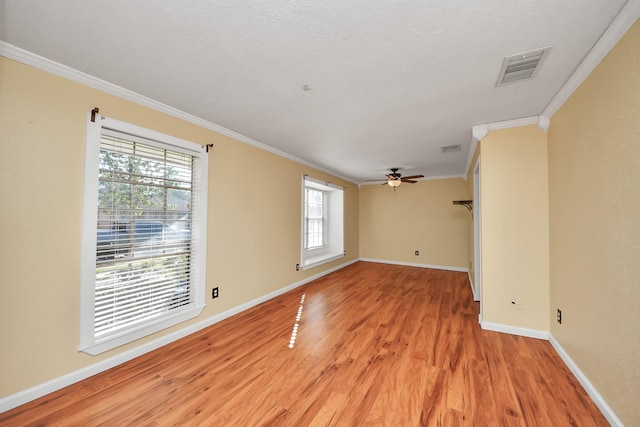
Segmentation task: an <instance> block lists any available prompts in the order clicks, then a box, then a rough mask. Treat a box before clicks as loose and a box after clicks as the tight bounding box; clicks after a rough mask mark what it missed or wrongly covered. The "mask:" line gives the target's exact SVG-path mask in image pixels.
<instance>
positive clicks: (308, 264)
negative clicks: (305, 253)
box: [302, 252, 344, 270]
mask: <svg viewBox="0 0 640 427" xmlns="http://www.w3.org/2000/svg"><path fill="white" fill-rule="evenodd" d="M342 257H344V253H342V252H340V253H337V254H336V253H325V254H322V255H317V256H311V257H305V259H304V260H303V261H302V269H303V270H308V269H310V268H313V267H317V266H319V265H322V264H326V263H328V262H331V261H335V260H337V259H340V258H342Z"/></svg>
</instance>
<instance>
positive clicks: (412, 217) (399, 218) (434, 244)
mask: <svg viewBox="0 0 640 427" xmlns="http://www.w3.org/2000/svg"><path fill="white" fill-rule="evenodd" d="M467 197H468V195H467V188H466V184H465V182H464V180H463V179H462V178H452V179H437V180H424V181H419V182H417V183H416V184H401V185H400V186H399V187H398V188H397V189H396V191H393V189H392V188H391V187H389V186H388V185H364V186H362V187H361V188H360V256H361V257H362V258H369V259H376V260H385V261H393V262H400V263H417V264H428V265H435V266H443V267H456V268H462V269H466V268H468V266H469V260H468V258H467V247H468V239H469V236H468V234H467V225H468V221H469V218H470V217H471V214H470V213H469V211H467V209H466V208H465V207H464V206H454V205H453V204H452V202H453V200H464V199H466V198H467ZM416 250H417V251H419V252H420V254H419V255H418V256H416V255H415V254H414V253H415V251H416Z"/></svg>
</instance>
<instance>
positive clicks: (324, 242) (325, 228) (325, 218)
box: [302, 185, 329, 251]
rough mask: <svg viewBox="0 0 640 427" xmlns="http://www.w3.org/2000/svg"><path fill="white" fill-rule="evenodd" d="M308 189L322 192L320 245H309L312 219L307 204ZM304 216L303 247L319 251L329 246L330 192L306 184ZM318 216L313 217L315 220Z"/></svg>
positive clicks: (307, 249)
mask: <svg viewBox="0 0 640 427" xmlns="http://www.w3.org/2000/svg"><path fill="white" fill-rule="evenodd" d="M308 191H316V192H318V193H321V194H322V218H321V221H322V242H321V244H320V245H317V246H311V247H310V246H309V234H310V233H309V231H308V229H309V221H310V220H311V219H310V218H309V216H308V215H307V213H308V211H309V210H308V208H307V204H308V200H307V195H308ZM303 203H304V217H303V221H304V223H303V230H302V236H303V249H304V250H305V251H318V250H323V249H324V248H326V247H327V240H328V238H327V236H328V229H329V220H328V214H327V212H328V208H329V206H328V205H329V201H328V192H327V191H325V190H320V189H318V188H313V187H309V186H306V185H305V187H304V202H303ZM317 219H318V218H313V220H317Z"/></svg>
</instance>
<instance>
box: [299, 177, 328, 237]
mask: <svg viewBox="0 0 640 427" xmlns="http://www.w3.org/2000/svg"><path fill="white" fill-rule="evenodd" d="M325 194H326V193H325V192H324V191H321V190H315V189H313V188H309V187H306V188H305V204H304V248H305V249H313V248H321V247H323V246H325V245H326V242H327V235H326V233H325V231H326V230H327V226H326V222H327V205H326V196H325Z"/></svg>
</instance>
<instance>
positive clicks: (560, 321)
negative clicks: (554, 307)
mask: <svg viewBox="0 0 640 427" xmlns="http://www.w3.org/2000/svg"><path fill="white" fill-rule="evenodd" d="M556 320H557V321H558V323H560V324H562V310H560V309H558V311H557V312H556Z"/></svg>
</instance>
